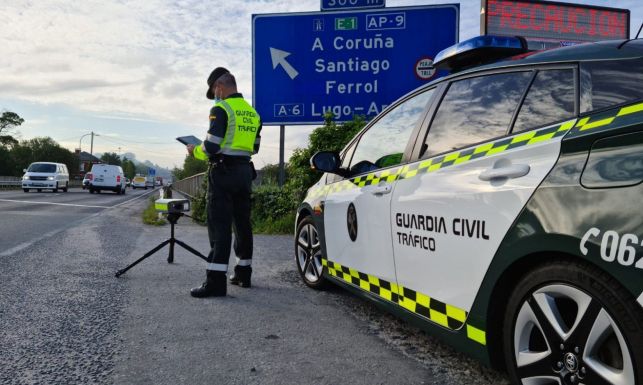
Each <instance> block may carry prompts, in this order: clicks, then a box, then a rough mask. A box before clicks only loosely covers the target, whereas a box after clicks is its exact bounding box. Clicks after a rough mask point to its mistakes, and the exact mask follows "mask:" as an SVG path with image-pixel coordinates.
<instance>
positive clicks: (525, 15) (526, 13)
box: [480, 0, 630, 49]
mask: <svg viewBox="0 0 643 385" xmlns="http://www.w3.org/2000/svg"><path fill="white" fill-rule="evenodd" d="M480 29H481V31H480V33H481V34H482V35H501V36H523V37H525V38H526V39H527V42H528V43H529V48H530V49H547V48H554V47H560V46H566V45H574V44H579V43H585V42H592V41H599V40H614V39H628V38H629V31H630V11H629V10H627V9H618V8H607V7H597V6H589V5H581V4H569V3H560V2H553V1H537V0H517V1H516V0H512V1H510V0H482V10H481V11H480Z"/></svg>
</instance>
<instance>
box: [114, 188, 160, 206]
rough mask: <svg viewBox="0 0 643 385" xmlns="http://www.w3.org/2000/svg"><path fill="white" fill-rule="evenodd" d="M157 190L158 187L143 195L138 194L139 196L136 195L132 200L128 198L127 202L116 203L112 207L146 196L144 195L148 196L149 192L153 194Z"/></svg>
mask: <svg viewBox="0 0 643 385" xmlns="http://www.w3.org/2000/svg"><path fill="white" fill-rule="evenodd" d="M155 191H156V189H154V190H152V191H150V192H146V193H143V194H141V195H139V196H137V197H134V198H132V199H130V200H127V201H125V202H121V203H119V204H117V205H115V206H112V207H118V206H122V205H124V204H125V203H129V202H132V201H135V200H137V199H139V198H142V197H144V196H147V195H149V194H151V193H153V192H155Z"/></svg>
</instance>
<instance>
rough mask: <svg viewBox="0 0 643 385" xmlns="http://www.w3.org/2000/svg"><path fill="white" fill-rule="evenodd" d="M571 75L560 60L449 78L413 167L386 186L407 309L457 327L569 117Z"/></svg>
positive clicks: (551, 159) (555, 151)
mask: <svg viewBox="0 0 643 385" xmlns="http://www.w3.org/2000/svg"><path fill="white" fill-rule="evenodd" d="M575 78H576V76H575V69H573V68H570V67H566V68H549V69H547V70H541V71H535V70H528V71H527V70H523V71H517V72H516V71H515V70H514V72H501V73H491V74H487V75H484V76H474V77H468V78H464V79H459V80H454V81H453V82H452V83H451V84H450V85H449V88H448V89H447V91H446V93H445V95H444V97H443V99H442V101H441V102H440V105H439V107H438V108H437V110H436V113H435V116H434V117H433V120H432V122H431V124H430V128H429V130H428V134H427V135H426V139H425V141H424V144H423V145H422V146H421V149H420V150H418V153H420V152H422V154H421V156H420V155H419V154H418V156H419V158H420V159H419V160H418V161H417V162H414V163H413V164H412V167H411V168H412V169H415V170H417V176H416V177H415V178H409V179H404V180H400V181H399V182H397V185H396V187H395V190H394V192H393V194H392V195H393V196H392V204H391V220H392V222H391V228H392V238H393V249H394V254H395V266H396V269H397V279H398V280H397V284H398V287H399V290H400V299H399V300H400V304H401V305H402V306H403V307H405V308H406V309H407V310H409V311H412V312H415V313H418V314H420V315H422V316H425V317H427V318H429V319H430V320H432V321H434V322H436V323H438V324H440V325H442V326H444V327H448V328H451V329H457V328H459V327H461V326H462V324H463V322H464V321H465V319H466V314H467V312H468V311H469V310H470V309H471V306H472V303H473V301H474V298H475V296H476V293H477V291H478V288H479V287H480V284H481V282H482V280H483V277H484V275H485V273H486V271H487V268H488V266H489V264H490V262H491V260H492V258H493V256H494V255H495V252H496V250H497V249H498V246H499V244H500V242H501V241H502V239H503V237H504V235H505V233H506V232H507V231H508V229H509V227H510V226H511V224H512V223H513V221H514V219H515V218H516V217H517V216H518V214H519V212H520V211H521V210H522V208H523V207H524V205H525V204H526V202H527V200H528V199H529V197H530V196H531V195H532V193H533V192H534V190H535V189H536V188H537V186H538V185H539V184H540V183H541V182H542V180H543V179H544V178H545V176H546V175H547V174H548V173H549V171H550V170H551V168H552V167H553V165H554V164H555V162H556V160H557V158H558V155H559V152H560V142H561V139H562V137H563V135H564V134H565V133H566V132H567V130H569V129H571V127H573V125H574V123H575V118H574V117H575V116H576V111H577V106H576V105H577V102H576V97H575V95H576V94H575V92H574V89H575V80H574V79H575ZM527 89H529V92H528V93H527V92H526V90H527ZM514 124H515V127H516V128H515V130H514V131H513V132H512V131H511V127H513V126H514ZM518 131H520V132H518ZM418 148H420V147H419V146H418ZM526 231H527V230H526Z"/></svg>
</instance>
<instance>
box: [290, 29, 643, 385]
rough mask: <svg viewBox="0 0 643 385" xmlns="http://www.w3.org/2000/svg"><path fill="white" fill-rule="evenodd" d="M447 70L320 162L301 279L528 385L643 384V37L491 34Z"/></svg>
mask: <svg viewBox="0 0 643 385" xmlns="http://www.w3.org/2000/svg"><path fill="white" fill-rule="evenodd" d="M483 58H484V59H496V61H495V62H494V63H492V64H485V63H482V62H483V61H484V60H483ZM498 60H499V61H498ZM435 62H436V66H438V67H449V68H452V69H457V72H454V73H452V75H449V76H448V77H445V78H442V79H439V80H436V81H434V82H432V83H429V84H427V85H426V86H423V87H421V88H419V89H417V90H415V91H413V92H411V93H409V94H407V95H406V96H404V97H402V98H401V99H399V100H397V101H396V102H394V103H393V104H392V105H391V106H390V107H388V108H387V109H386V110H385V111H383V112H382V113H381V114H380V115H378V116H377V117H376V118H374V119H373V120H372V121H371V122H370V123H369V124H368V125H367V126H366V127H365V128H364V129H363V130H362V131H361V132H360V133H359V134H358V135H357V136H356V137H355V138H354V139H353V140H352V141H351V142H350V143H349V144H348V145H347V146H346V147H345V149H344V150H343V151H342V152H341V153H332V152H321V153H318V154H316V155H315V156H314V157H313V158H312V159H311V165H312V166H313V168H316V169H317V170H320V171H324V172H325V173H324V175H323V176H322V178H321V180H320V181H319V182H318V183H317V184H315V185H314V186H313V187H311V188H310V190H309V191H308V193H307V196H306V198H305V200H304V202H303V203H302V204H301V206H300V208H299V210H298V215H297V220H296V223H297V225H296V234H295V261H296V264H297V268H298V270H299V273H300V275H301V277H302V279H303V281H304V282H305V283H306V284H307V285H308V286H310V287H313V288H321V287H323V286H324V285H325V284H327V283H328V282H332V283H335V284H339V285H341V286H344V287H345V288H347V289H349V290H352V291H353V292H355V293H358V294H360V295H363V296H364V297H366V298H368V299H370V300H373V301H375V302H376V303H378V304H380V305H382V306H383V307H385V308H386V309H388V310H390V311H391V312H394V313H395V314H397V315H399V316H401V317H403V318H405V319H408V320H411V321H417V322H416V323H417V324H419V325H421V326H422V327H423V328H424V329H425V330H426V331H428V332H430V333H431V334H434V335H436V336H439V337H441V338H442V339H443V340H445V341H446V342H447V343H449V344H452V345H453V346H455V347H456V348H458V349H459V350H462V351H464V352H466V353H468V354H470V355H472V356H474V357H476V358H478V359H480V360H481V361H483V362H484V363H486V364H489V365H493V366H494V367H497V368H501V369H505V370H506V371H507V372H508V373H509V376H510V378H511V381H512V383H516V384H523V385H534V384H621V385H636V384H638V385H643V216H642V214H641V212H642V209H643V183H642V182H643V40H628V41H609V42H599V43H589V44H583V45H577V46H572V47H565V48H559V49H554V50H548V51H542V52H536V53H534V52H528V51H527V49H526V43H525V41H524V40H523V39H520V38H502V37H492V36H481V37H478V38H474V39H471V40H468V41H465V42H462V43H459V44H458V45H456V46H454V47H451V48H449V49H447V50H445V51H442V52H441V53H440V54H439V55H438V57H436V60H435Z"/></svg>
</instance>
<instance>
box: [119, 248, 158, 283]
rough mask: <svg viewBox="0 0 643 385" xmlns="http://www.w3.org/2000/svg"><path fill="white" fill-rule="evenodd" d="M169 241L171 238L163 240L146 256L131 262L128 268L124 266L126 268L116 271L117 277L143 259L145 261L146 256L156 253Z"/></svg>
mask: <svg viewBox="0 0 643 385" xmlns="http://www.w3.org/2000/svg"><path fill="white" fill-rule="evenodd" d="M168 243H170V240H169V239H168V240H166V241H163V242H161V243H160V244H159V245H158V246H156V247H155V248H153V249H152V250H150V251H148V252H147V253H145V255H144V256H142V257H141V258H139V259H137V260H136V261H134V262H133V263H132V264H130V265H129V266H127V267H126V268H124V269H121V270H119V271H117V272H116V275H115V276H116V278H118V277H120V276H121V275H123V274H125V272H126V271H127V270H129V269H131V268H132V267H134V266H136V265H138V264H139V263H140V262H141V261H143V260H144V259H145V258H147V257H149V256H150V255H152V254H154V253H156V252H157V251H159V250H161V249H162V248H163V246H165V245H167V244H168Z"/></svg>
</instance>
